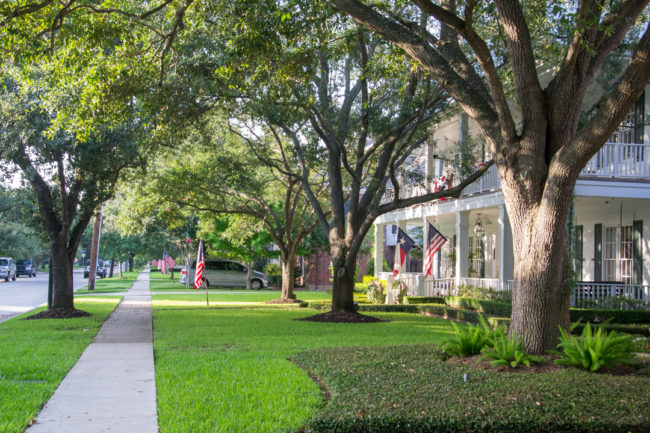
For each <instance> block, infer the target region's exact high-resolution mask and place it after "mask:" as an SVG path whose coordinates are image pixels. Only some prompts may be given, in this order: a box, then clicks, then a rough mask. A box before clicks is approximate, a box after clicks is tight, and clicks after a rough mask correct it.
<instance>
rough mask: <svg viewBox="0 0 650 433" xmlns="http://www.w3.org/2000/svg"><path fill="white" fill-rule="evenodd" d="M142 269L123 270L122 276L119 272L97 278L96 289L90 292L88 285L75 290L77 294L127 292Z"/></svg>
mask: <svg viewBox="0 0 650 433" xmlns="http://www.w3.org/2000/svg"><path fill="white" fill-rule="evenodd" d="M140 272H141V271H133V272H123V273H122V278H120V276H119V274H117V275H115V276H113V277H111V278H97V279H96V280H95V290H93V291H91V292H89V291H88V290H87V286H86V287H83V288H81V289H79V290H77V291H76V292H75V295H77V294H86V293H110V292H126V291H127V290H129V289H130V288H131V286H132V285H133V283H134V282H135V280H136V279H137V278H138V275H140Z"/></svg>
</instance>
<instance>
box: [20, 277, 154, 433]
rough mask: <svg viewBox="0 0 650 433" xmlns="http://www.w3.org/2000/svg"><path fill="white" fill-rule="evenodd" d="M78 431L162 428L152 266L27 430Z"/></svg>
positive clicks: (40, 432) (33, 432)
mask: <svg viewBox="0 0 650 433" xmlns="http://www.w3.org/2000/svg"><path fill="white" fill-rule="evenodd" d="M77 432H78V433H99V432H112V433H121V432H124V433H127V432H128V433H130V432H138V433H156V432H158V417H157V413H156V383H155V374H154V361H153V327H152V317H151V292H150V291H149V271H148V270H145V271H143V272H142V273H141V274H140V275H139V276H138V279H137V280H136V282H135V283H134V284H133V287H131V289H130V290H129V291H128V292H126V294H125V295H124V298H123V299H122V302H120V304H119V305H118V307H117V308H116V309H115V311H114V312H113V313H112V314H111V316H110V317H109V318H108V320H106V322H105V323H104V325H103V326H102V328H101V329H100V330H99V333H98V334H97V336H96V337H95V340H94V341H93V342H92V343H91V344H90V345H89V346H88V347H87V348H86V351H85V352H84V353H83V355H81V358H79V361H77V363H76V364H75V365H74V367H72V369H71V370H70V372H68V375H67V376H66V377H65V379H63V382H61V384H60V385H59V387H58V388H57V390H56V391H55V392H54V394H53V395H52V397H51V398H50V400H49V401H48V402H47V404H46V405H45V407H44V408H43V410H42V411H41V412H40V413H39V414H38V416H37V417H36V423H34V424H33V425H32V426H31V427H29V428H28V429H27V430H26V433H77Z"/></svg>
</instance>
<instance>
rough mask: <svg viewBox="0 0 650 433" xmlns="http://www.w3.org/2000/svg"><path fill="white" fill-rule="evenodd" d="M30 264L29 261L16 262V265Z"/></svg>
mask: <svg viewBox="0 0 650 433" xmlns="http://www.w3.org/2000/svg"><path fill="white" fill-rule="evenodd" d="M31 263H32V261H31V260H18V261H16V264H17V265H29V264H31Z"/></svg>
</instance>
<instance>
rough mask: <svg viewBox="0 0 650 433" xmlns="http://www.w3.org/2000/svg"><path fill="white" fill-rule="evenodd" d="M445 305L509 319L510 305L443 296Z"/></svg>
mask: <svg viewBox="0 0 650 433" xmlns="http://www.w3.org/2000/svg"><path fill="white" fill-rule="evenodd" d="M445 304H447V305H449V306H450V307H454V308H460V309H463V310H476V311H480V312H482V313H485V314H494V315H496V316H504V317H510V314H511V312H512V304H510V303H507V302H500V301H489V300H485V299H475V298H463V297H458V296H445Z"/></svg>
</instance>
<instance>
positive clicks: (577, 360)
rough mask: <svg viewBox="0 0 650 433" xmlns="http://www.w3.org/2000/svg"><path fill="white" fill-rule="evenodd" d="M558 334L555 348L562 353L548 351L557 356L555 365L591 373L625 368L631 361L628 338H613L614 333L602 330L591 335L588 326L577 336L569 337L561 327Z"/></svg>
mask: <svg viewBox="0 0 650 433" xmlns="http://www.w3.org/2000/svg"><path fill="white" fill-rule="evenodd" d="M560 333H561V335H560V337H559V340H560V343H559V344H558V345H557V348H558V349H562V351H561V352H559V351H552V353H554V354H556V355H559V356H560V359H556V360H555V363H556V364H564V365H570V366H572V367H577V368H582V369H584V370H588V371H592V372H593V371H598V370H600V369H601V368H609V367H611V366H614V365H616V364H621V363H623V364H627V363H629V362H630V361H631V360H632V358H633V357H634V343H633V342H632V338H631V337H630V336H629V335H622V334H617V333H616V331H610V332H607V331H605V330H604V329H603V328H598V329H597V330H596V332H592V330H591V326H590V325H589V323H587V325H586V326H585V327H584V329H583V331H582V334H581V335H580V336H575V335H573V336H572V335H571V334H568V333H567V332H566V331H565V330H564V329H563V328H562V327H560Z"/></svg>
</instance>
